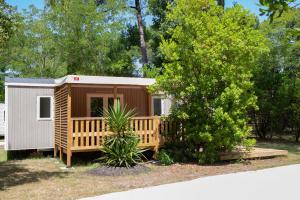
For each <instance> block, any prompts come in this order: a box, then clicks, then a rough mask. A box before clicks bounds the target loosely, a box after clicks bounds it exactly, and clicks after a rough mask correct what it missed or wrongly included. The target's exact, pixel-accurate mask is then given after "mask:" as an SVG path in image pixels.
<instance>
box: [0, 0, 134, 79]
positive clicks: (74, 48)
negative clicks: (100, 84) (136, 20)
mask: <svg viewBox="0 0 300 200" xmlns="http://www.w3.org/2000/svg"><path fill="white" fill-rule="evenodd" d="M124 6H125V4H124V3H123V2H122V1H114V0H111V1H106V3H105V4H104V5H97V4H96V3H95V2H94V1H81V0H75V1H64V4H62V3H61V2H60V1H59V2H56V4H55V5H53V6H52V7H46V9H44V10H38V9H36V8H34V7H31V8H30V10H29V11H26V12H25V13H23V14H22V16H23V20H22V21H21V25H20V27H19V28H18V31H17V34H16V36H14V37H13V38H12V40H11V41H10V42H9V45H8V48H7V49H6V50H5V51H4V52H3V54H5V56H1V58H0V62H1V63H2V64H3V66H6V68H9V69H12V70H14V71H16V72H18V73H19V74H20V76H31V77H32V76H37V77H59V76H63V75H65V74H86V75H116V76H121V75H122V76H132V74H133V71H134V69H135V65H134V60H133V59H132V57H133V56H132V52H128V51H127V49H125V46H124V45H123V44H121V43H120V41H122V38H121V37H122V34H121V31H122V30H123V28H124V26H123V25H122V23H123V20H124V19H123V18H120V17H119V15H120V13H121V12H123V9H124Z"/></svg>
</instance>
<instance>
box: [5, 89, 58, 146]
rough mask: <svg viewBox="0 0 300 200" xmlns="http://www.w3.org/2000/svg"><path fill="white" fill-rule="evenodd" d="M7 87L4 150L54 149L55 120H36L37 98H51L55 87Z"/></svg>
mask: <svg viewBox="0 0 300 200" xmlns="http://www.w3.org/2000/svg"><path fill="white" fill-rule="evenodd" d="M6 87H7V88H6V99H5V102H6V108H7V110H6V112H7V113H6V116H7V122H6V125H7V127H6V128H7V134H6V138H5V142H6V145H5V148H6V150H24V149H47V148H53V138H54V136H53V134H54V121H53V119H52V120H43V121H39V120H38V119H37V97H38V96H52V97H54V89H53V88H49V87H18V86H6ZM52 112H53V111H52ZM52 114H53V113H52ZM52 116H53V115H52Z"/></svg>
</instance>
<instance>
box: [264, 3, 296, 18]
mask: <svg viewBox="0 0 300 200" xmlns="http://www.w3.org/2000/svg"><path fill="white" fill-rule="evenodd" d="M259 3H260V5H261V8H260V9H259V10H260V15H266V16H268V17H269V18H270V21H271V22H272V21H273V18H274V16H275V15H276V14H278V15H277V16H278V17H280V16H281V15H282V13H283V12H287V11H288V10H289V8H297V7H299V6H300V2H299V1H298V0H260V1H259Z"/></svg>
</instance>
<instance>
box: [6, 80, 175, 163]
mask: <svg viewBox="0 0 300 200" xmlns="http://www.w3.org/2000/svg"><path fill="white" fill-rule="evenodd" d="M154 83H155V80H154V79H149V78H129V77H108V76H77V75H69V76H66V77H63V78H59V79H31V78H8V77H7V78H6V79H5V119H6V120H5V149H6V150H26V149H49V148H53V149H54V154H55V155H57V153H58V152H59V156H60V158H61V159H62V156H63V154H66V156H67V165H68V166H70V165H71V157H72V153H73V152H86V151H97V150H99V148H101V146H102V145H103V142H104V138H105V136H106V135H108V134H111V133H110V132H109V130H108V128H107V125H106V122H105V120H104V118H103V117H104V116H103V110H105V109H107V108H108V107H109V106H113V105H114V104H115V103H116V102H117V101H119V102H120V103H121V105H127V107H128V108H130V109H135V111H136V116H135V117H134V118H133V120H132V121H131V124H130V125H131V127H132V129H133V131H134V133H135V134H136V135H138V137H139V138H140V146H141V147H147V148H153V149H157V148H158V146H159V144H160V132H161V131H167V129H168V126H167V125H166V124H163V123H166V122H164V121H163V120H162V119H161V118H160V116H161V115H168V113H169V109H170V105H171V101H170V99H169V98H166V97H165V96H164V95H160V94H159V95H154V94H150V93H149V91H148V89H147V87H148V86H150V85H152V84H154Z"/></svg>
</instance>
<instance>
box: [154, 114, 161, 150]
mask: <svg viewBox="0 0 300 200" xmlns="http://www.w3.org/2000/svg"><path fill="white" fill-rule="evenodd" d="M154 121H155V125H156V126H155V137H156V138H155V139H156V145H155V147H154V151H155V152H156V153H157V152H158V150H159V146H160V128H159V127H160V124H161V120H160V118H155V119H154Z"/></svg>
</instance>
